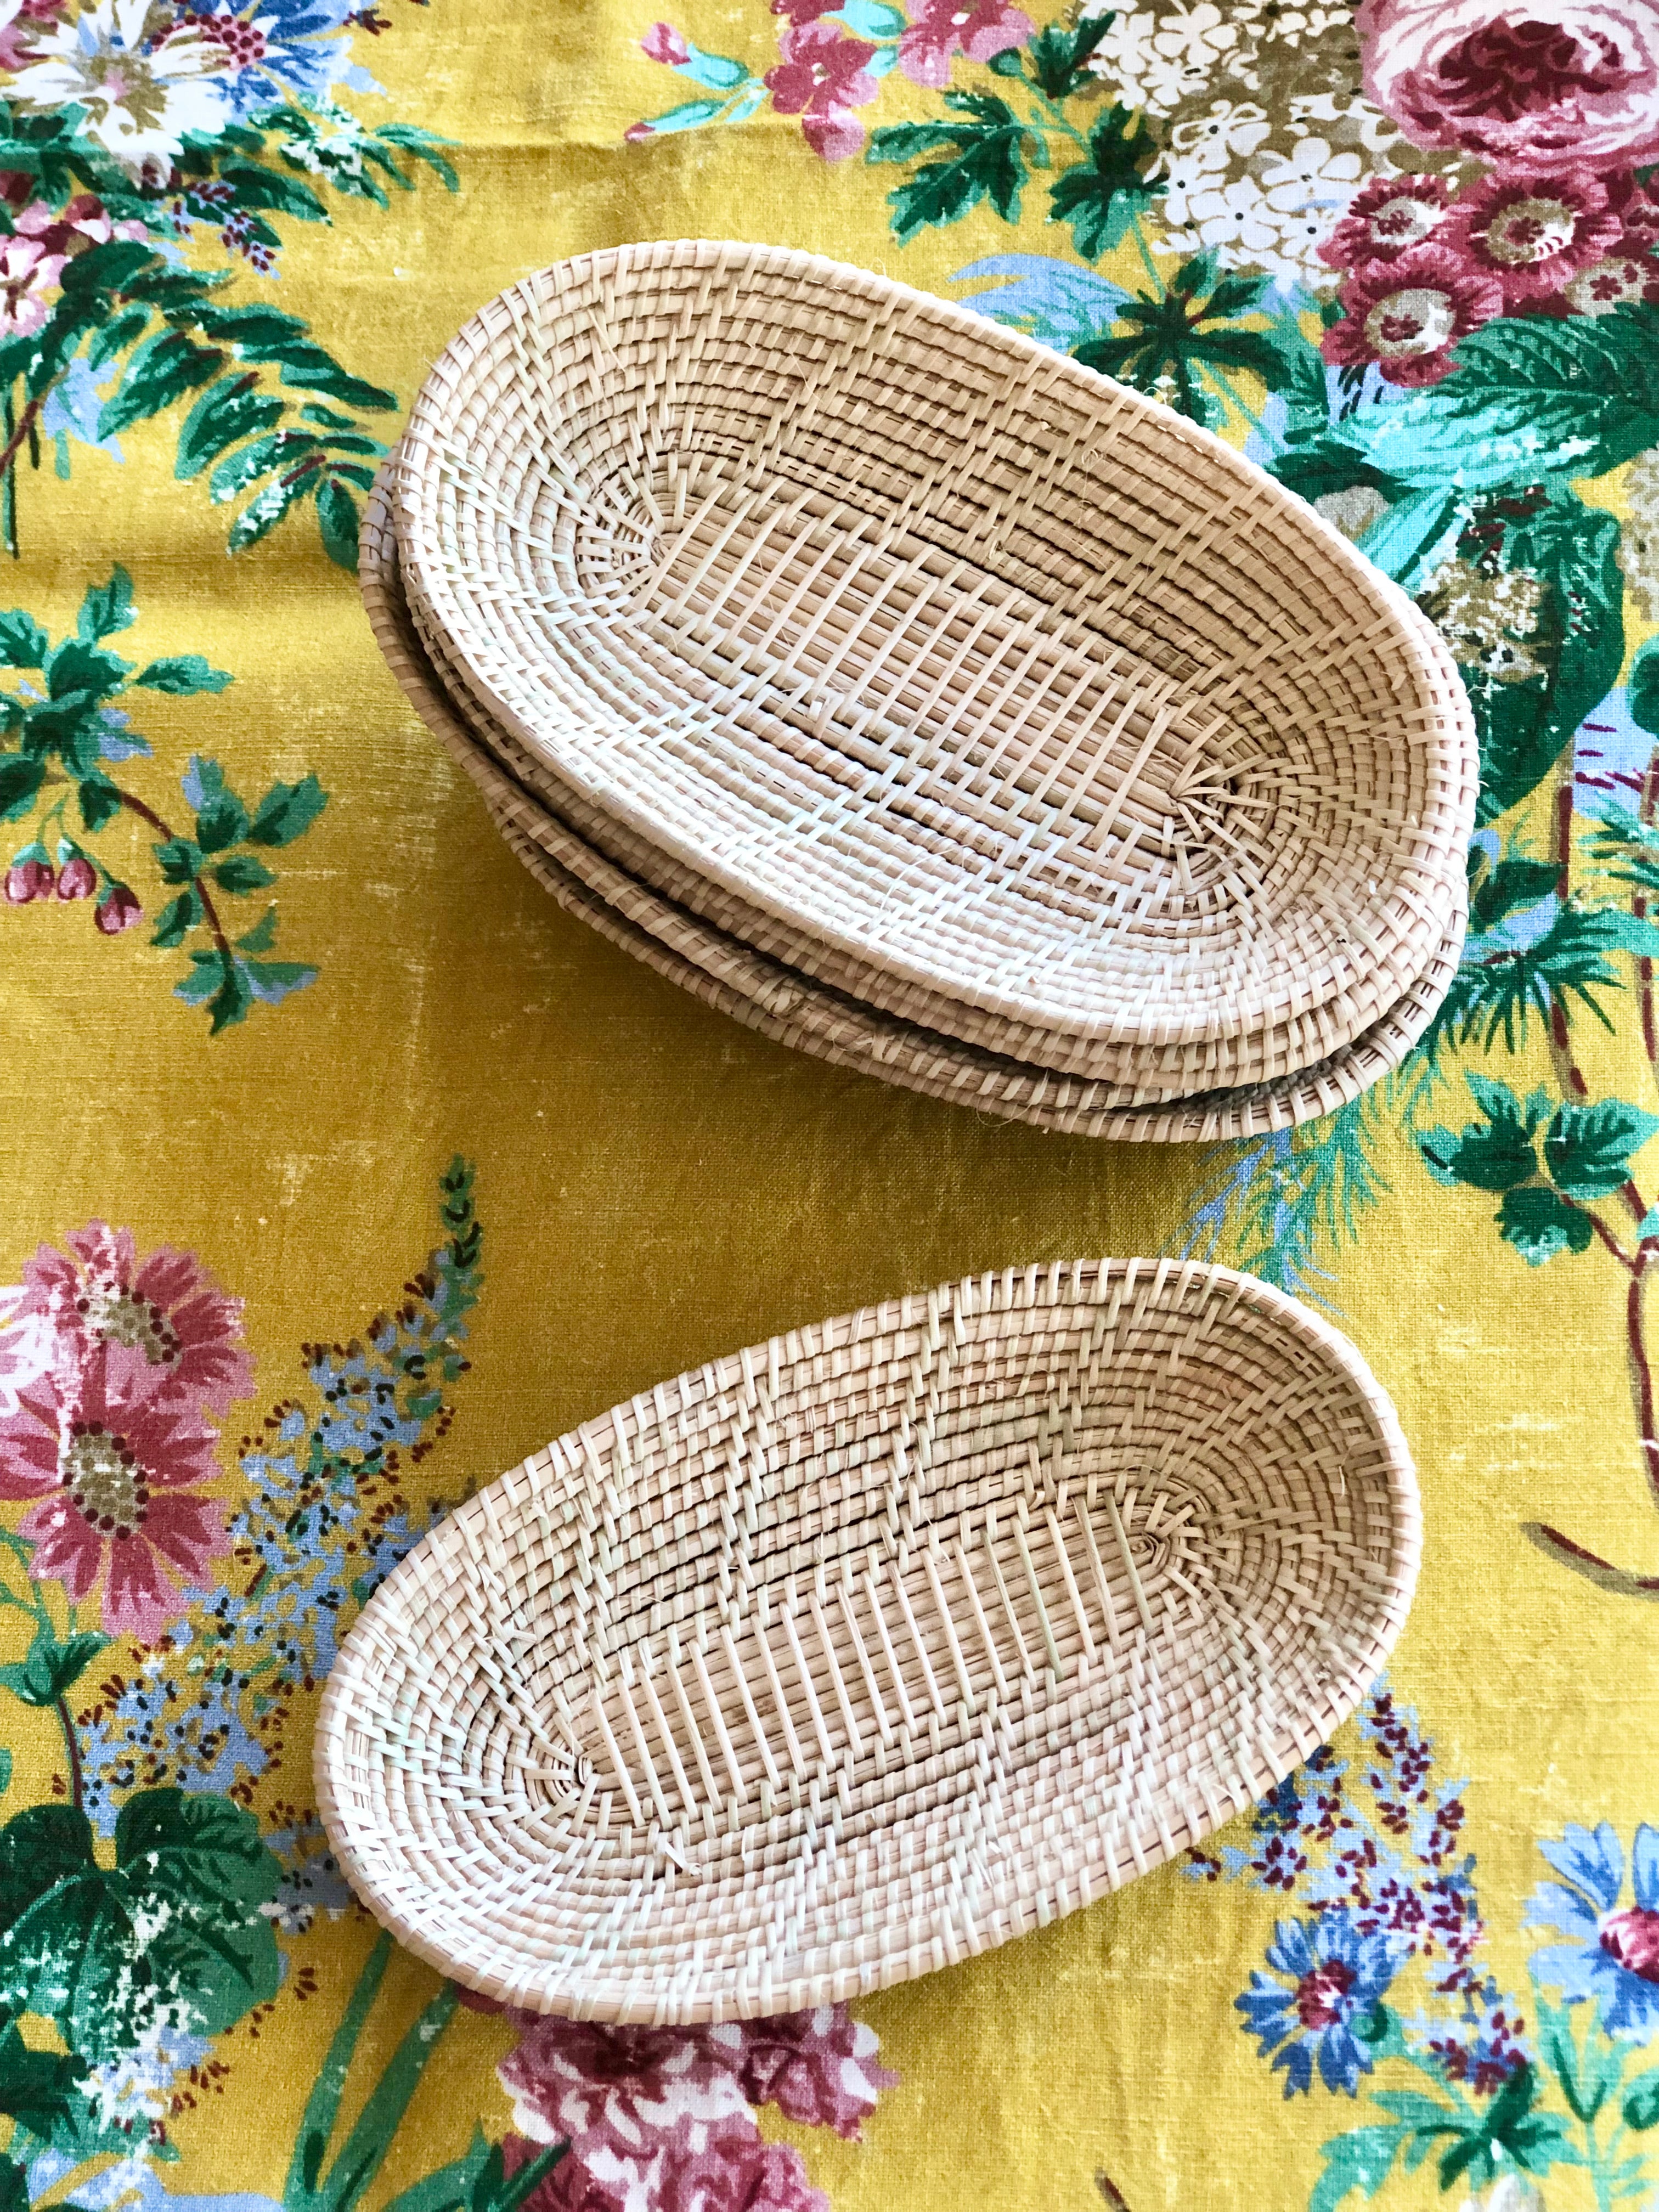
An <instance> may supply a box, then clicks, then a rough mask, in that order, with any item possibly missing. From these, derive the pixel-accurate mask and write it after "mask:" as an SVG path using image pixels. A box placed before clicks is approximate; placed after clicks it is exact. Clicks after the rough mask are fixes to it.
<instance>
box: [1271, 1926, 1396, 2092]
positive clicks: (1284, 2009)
mask: <svg viewBox="0 0 1659 2212" xmlns="http://www.w3.org/2000/svg"><path fill="white" fill-rule="evenodd" d="M1398 1963H1399V1958H1398V1953H1397V1950H1396V1939H1394V1938H1391V1937H1389V1936H1381V1935H1376V1936H1362V1935H1361V1934H1360V1932H1359V1930H1358V1927H1357V1926H1356V1924H1355V1923H1354V1920H1353V1917H1352V1915H1351V1914H1350V1913H1348V1912H1346V1911H1327V1912H1323V1913H1322V1914H1321V1915H1320V1917H1319V1918H1318V1919H1317V1920H1316V1921H1313V1922H1311V1923H1308V1922H1304V1921H1301V1920H1281V1921H1280V1922H1279V1925H1278V1927H1277V1928H1276V1929H1275V1930H1274V1934H1273V1942H1271V1943H1270V1944H1269V1945H1268V1947H1267V1964H1268V1965H1269V1966H1271V1967H1273V1969H1274V1972H1277V1973H1279V1974H1283V1975H1285V1976H1287V1977H1288V1978H1289V1980H1288V1985H1287V1984H1286V1983H1285V1982H1279V1981H1274V1980H1273V1979H1272V1978H1271V1977H1270V1976H1268V1975H1267V1974H1264V1973H1261V1972H1260V1971H1258V1972H1255V1973H1253V1974H1252V1975H1251V1976H1250V1986H1249V1989H1248V1990H1246V1991H1245V1993H1244V1995H1243V1996H1241V1997H1236V1998H1235V1999H1234V2000H1233V2002H1234V2006H1235V2008H1236V2009H1237V2011H1239V2012H1242V2013H1243V2015H1244V2033H1246V2035H1253V2036H1255V2039H1256V2040H1257V2041H1258V2042H1259V2043H1260V2045H1261V2056H1262V2057H1264V2058H1265V2057H1267V2053H1268V2052H1269V2051H1277V2053H1278V2054H1279V2055H1278V2057H1276V2058H1275V2059H1274V2060H1273V2071H1274V2072H1275V2073H1277V2072H1279V2070H1280V2069H1281V2068H1282V2069H1283V2070H1284V2073H1285V2095H1286V2096H1287V2097H1291V2096H1294V2095H1295V2094H1296V2093H1297V2091H1298V2090H1303V2091H1305V2090H1307V2089H1309V2088H1310V2087H1312V2084H1313V2071H1314V2065H1315V2063H1316V2062H1317V2063H1318V2067H1319V2078H1320V2080H1321V2081H1322V2082H1323V2083H1324V2085H1325V2087H1327V2088H1328V2089H1331V2090H1337V2089H1341V2090H1345V2091H1346V2093H1347V2094H1348V2095H1349V2096H1350V2097H1352V2096H1353V2095H1354V2094H1355V2093H1356V2092H1357V2090H1358V2085H1359V2077H1360V2075H1362V2074H1369V2073H1370V2070H1371V2057H1370V2051H1369V2050H1368V2049H1367V2048H1366V2046H1365V2044H1364V2041H1363V2040H1362V2039H1361V2037H1360V2035H1359V2034H1358V2033H1356V2029H1357V2028H1359V2027H1362V2026H1363V2024H1364V2022H1365V2021H1366V2020H1367V2018H1368V2016H1369V2015H1371V2014H1373V2013H1374V2012H1375V2011H1376V2007H1377V2005H1378V2004H1379V2003H1380V2002H1382V2000H1383V1996H1384V1995H1385V1994H1386V1992H1387V1990H1388V1988H1389V1984H1390V1982H1392V1981H1393V1979H1394V1977H1395V1967H1396V1966H1397V1965H1398Z"/></svg>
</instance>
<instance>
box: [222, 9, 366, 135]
mask: <svg viewBox="0 0 1659 2212" xmlns="http://www.w3.org/2000/svg"><path fill="white" fill-rule="evenodd" d="M349 21H351V9H350V7H349V0H255V4H254V5H253V6H252V7H248V6H246V5H244V6H243V7H241V8H240V9H238V8H235V7H234V6H233V5H232V0H218V4H217V5H216V6H210V7H197V8H185V9H183V10H182V11H181V13H180V15H179V25H180V29H181V32H182V33H183V34H184V35H185V36H190V35H192V34H193V35H195V36H197V37H198V38H199V39H200V40H202V42H203V44H204V46H206V47H207V48H208V49H209V50H210V52H214V53H215V54H216V58H215V60H214V61H213V63H212V66H213V67H214V68H215V69H216V70H218V72H219V73H220V74H221V76H222V78H223V80H224V85H225V91H226V95H227V97H228V100H229V103H230V110H231V112H232V114H233V115H234V116H237V117H241V116H245V115H247V114H250V113H251V112H252V110H253V109H254V108H256V107H265V106H270V104H271V102H272V101H273V100H288V99H291V98H292V96H293V95H294V94H295V93H298V94H301V97H302V98H304V99H307V100H323V99H325V98H326V97H327V95H328V93H329V91H330V89H331V87H332V86H333V85H334V84H335V83H337V82H338V80H339V79H340V78H341V77H342V76H343V75H344V74H345V70H346V60H347V46H348V41H347V40H345V39H343V38H341V37H337V36H334V35H332V34H333V33H337V32H340V31H342V30H343V28H344V27H345V26H346V25H347V24H348V23H349Z"/></svg>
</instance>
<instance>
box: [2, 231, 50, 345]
mask: <svg viewBox="0 0 1659 2212" xmlns="http://www.w3.org/2000/svg"><path fill="white" fill-rule="evenodd" d="M63 266H64V257H63V255H62V254H61V253H48V252H46V251H45V250H44V248H43V247H41V246H38V245H37V244H36V243H35V241H34V240H33V239H32V238H9V239H7V240H5V242H4V245H3V247H0V333H3V335H4V336H5V337H33V334H34V332H35V331H38V330H39V329H40V327H41V325H43V324H44V323H45V321H46V317H47V314H48V313H50V312H51V311H50V309H49V308H48V307H47V304H46V295H47V294H48V293H50V292H55V291H56V290H57V289H58V274H59V272H60V270H62V268H63Z"/></svg>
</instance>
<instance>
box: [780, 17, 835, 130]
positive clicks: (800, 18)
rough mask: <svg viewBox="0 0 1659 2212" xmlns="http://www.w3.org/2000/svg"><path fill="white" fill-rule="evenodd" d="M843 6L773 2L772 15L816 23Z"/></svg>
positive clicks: (795, 20)
mask: <svg viewBox="0 0 1659 2212" xmlns="http://www.w3.org/2000/svg"><path fill="white" fill-rule="evenodd" d="M841 6H842V0H772V13H773V14H774V15H787V17H788V18H789V20H790V21H791V22H792V23H816V22H817V20H818V17H819V16H820V15H834V14H835V13H836V11H837V9H840V7H841ZM792 112H793V111H792Z"/></svg>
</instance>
